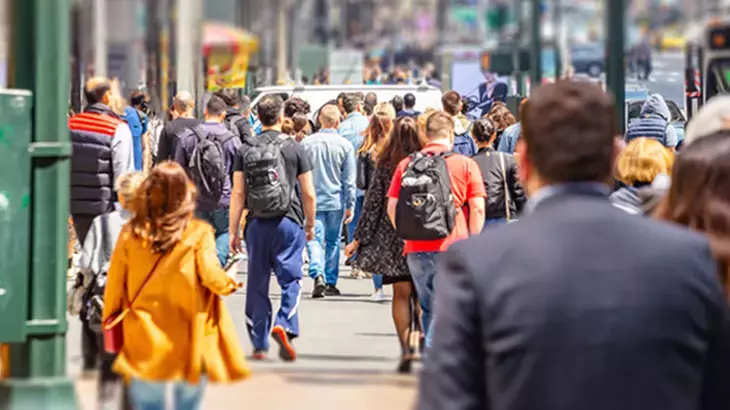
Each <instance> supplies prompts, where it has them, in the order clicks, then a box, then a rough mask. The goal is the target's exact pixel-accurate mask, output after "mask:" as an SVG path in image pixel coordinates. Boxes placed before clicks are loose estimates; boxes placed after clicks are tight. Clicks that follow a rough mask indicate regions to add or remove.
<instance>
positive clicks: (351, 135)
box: [337, 111, 370, 197]
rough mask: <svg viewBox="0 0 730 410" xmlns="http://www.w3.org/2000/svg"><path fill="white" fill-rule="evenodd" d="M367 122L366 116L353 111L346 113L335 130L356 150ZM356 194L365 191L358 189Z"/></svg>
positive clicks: (362, 137) (360, 143)
mask: <svg viewBox="0 0 730 410" xmlns="http://www.w3.org/2000/svg"><path fill="white" fill-rule="evenodd" d="M369 124H370V121H369V120H368V117H366V116H364V115H362V114H361V113H359V112H357V111H355V112H352V113H350V114H347V118H346V119H345V120H344V121H342V124H340V127H339V128H337V132H338V133H339V134H340V135H342V136H343V137H345V139H346V140H348V141H350V143H351V144H352V148H353V149H354V150H355V152H357V150H359V149H360V145H362V141H363V139H365V136H364V135H363V133H364V132H365V130H366V129H367V128H368V125H369ZM357 196H359V197H360V196H365V191H363V190H360V189H358V190H357Z"/></svg>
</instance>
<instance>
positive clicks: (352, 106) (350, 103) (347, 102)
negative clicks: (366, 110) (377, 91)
mask: <svg viewBox="0 0 730 410" xmlns="http://www.w3.org/2000/svg"><path fill="white" fill-rule="evenodd" d="M361 104H362V98H360V95H358V93H350V94H347V95H346V96H345V99H344V100H342V108H344V110H345V112H346V113H347V114H351V113H353V112H355V111H357V107H359V106H360V105H361Z"/></svg>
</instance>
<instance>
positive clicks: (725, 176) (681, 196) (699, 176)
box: [655, 131, 730, 296]
mask: <svg viewBox="0 0 730 410" xmlns="http://www.w3.org/2000/svg"><path fill="white" fill-rule="evenodd" d="M655 216H656V217H657V218H659V219H662V220H666V221H671V222H675V223H678V224H681V225H684V226H687V227H689V228H690V229H692V230H695V231H698V232H702V233H704V234H706V235H707V237H708V239H709V241H710V245H711V247H712V250H713V253H714V255H715V257H716V258H717V260H718V262H719V265H720V277H721V279H722V281H723V283H724V285H725V288H726V294H727V295H729V296H730V281H729V280H728V279H730V278H729V277H728V276H729V275H730V131H720V132H718V133H715V134H713V135H710V136H707V137H704V138H702V139H700V140H697V141H694V142H693V143H692V144H689V145H688V146H687V147H686V148H685V149H684V150H683V151H682V153H681V154H679V155H677V157H676V160H675V162H674V169H673V170H672V186H671V188H670V189H669V193H668V194H667V196H666V197H665V198H664V200H663V201H662V202H661V203H660V204H659V207H658V208H657V210H656V213H655Z"/></svg>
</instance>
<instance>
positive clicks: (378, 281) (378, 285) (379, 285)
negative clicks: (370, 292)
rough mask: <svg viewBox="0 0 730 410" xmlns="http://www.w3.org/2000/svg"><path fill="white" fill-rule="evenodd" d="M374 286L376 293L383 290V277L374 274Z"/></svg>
mask: <svg viewBox="0 0 730 410" xmlns="http://www.w3.org/2000/svg"><path fill="white" fill-rule="evenodd" d="M373 286H375V290H376V291H378V290H381V289H383V275H376V274H373Z"/></svg>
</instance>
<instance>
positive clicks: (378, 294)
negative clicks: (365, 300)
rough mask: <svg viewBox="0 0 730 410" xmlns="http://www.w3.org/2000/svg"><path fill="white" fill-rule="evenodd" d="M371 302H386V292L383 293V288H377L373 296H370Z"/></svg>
mask: <svg viewBox="0 0 730 410" xmlns="http://www.w3.org/2000/svg"><path fill="white" fill-rule="evenodd" d="M370 301H371V302H378V303H380V302H385V293H383V289H379V290H376V291H375V293H373V295H372V296H370Z"/></svg>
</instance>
